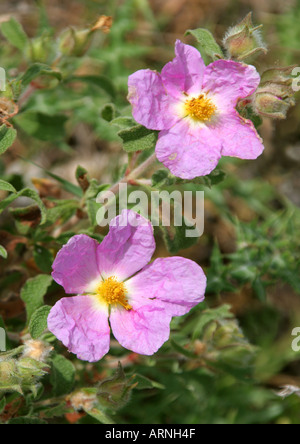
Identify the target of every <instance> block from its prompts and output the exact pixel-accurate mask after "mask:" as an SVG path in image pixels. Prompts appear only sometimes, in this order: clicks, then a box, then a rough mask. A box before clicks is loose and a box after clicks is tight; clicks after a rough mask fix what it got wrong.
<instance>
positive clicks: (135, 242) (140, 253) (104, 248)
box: [97, 210, 155, 280]
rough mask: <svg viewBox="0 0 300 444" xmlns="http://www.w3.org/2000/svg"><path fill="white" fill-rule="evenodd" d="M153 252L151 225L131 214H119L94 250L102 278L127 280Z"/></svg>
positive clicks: (133, 212) (125, 211) (142, 218)
mask: <svg viewBox="0 0 300 444" xmlns="http://www.w3.org/2000/svg"><path fill="white" fill-rule="evenodd" d="M114 225H115V226H114ZM134 225H136V226H134ZM154 251H155V239H154V234H153V227H152V225H151V223H150V222H149V221H148V220H147V219H145V218H144V217H142V216H140V215H139V214H137V213H136V212H135V211H131V210H123V211H122V214H121V215H120V216H118V217H116V218H115V219H113V220H112V222H111V226H110V230H109V234H108V235H107V236H106V237H105V239H104V240H103V242H102V243H101V244H100V245H99V247H98V251H97V256H98V263H99V268H100V269H101V273H102V276H103V277H104V278H106V277H109V276H116V277H117V278H118V279H119V280H124V279H127V278H128V277H130V276H133V275H134V274H135V273H136V272H137V271H139V270H141V269H142V268H143V267H144V266H145V265H147V264H148V263H149V262H150V260H151V258H152V255H153V253H154Z"/></svg>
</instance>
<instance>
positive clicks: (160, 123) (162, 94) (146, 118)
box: [128, 69, 179, 130]
mask: <svg viewBox="0 0 300 444" xmlns="http://www.w3.org/2000/svg"><path fill="white" fill-rule="evenodd" d="M128 89H129V94H128V100H129V102H130V103H131V105H132V107H133V109H132V114H133V117H134V118H135V120H136V121H137V122H138V123H140V124H141V125H144V126H145V127H146V128H149V129H152V130H163V129H169V128H171V126H173V125H174V124H175V123H176V122H177V121H178V120H179V118H178V116H176V113H175V112H174V109H173V108H174V100H172V98H171V97H168V96H167V94H166V91H165V89H164V87H163V84H162V81H161V76H160V74H159V73H157V72H156V71H151V70H149V69H144V70H140V71H137V72H136V73H134V74H132V75H131V76H129V79H128Z"/></svg>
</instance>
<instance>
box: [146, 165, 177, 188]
mask: <svg viewBox="0 0 300 444" xmlns="http://www.w3.org/2000/svg"><path fill="white" fill-rule="evenodd" d="M176 180H177V179H176V177H174V176H172V175H171V174H170V172H169V171H168V170H163V169H161V170H157V171H156V172H155V173H154V174H153V176H152V186H153V187H154V188H159V189H160V188H163V187H166V186H171V185H174V183H175V182H176Z"/></svg>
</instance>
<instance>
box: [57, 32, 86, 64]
mask: <svg viewBox="0 0 300 444" xmlns="http://www.w3.org/2000/svg"><path fill="white" fill-rule="evenodd" d="M91 39H92V32H91V31H90V30H89V29H84V30H80V31H77V30H75V29H74V28H69V29H67V30H66V31H64V32H63V33H62V34H61V36H60V39H59V49H60V51H61V52H62V53H63V54H65V55H68V56H73V57H80V56H82V55H84V54H85V53H86V52H87V50H88V49H89V47H90V43H91Z"/></svg>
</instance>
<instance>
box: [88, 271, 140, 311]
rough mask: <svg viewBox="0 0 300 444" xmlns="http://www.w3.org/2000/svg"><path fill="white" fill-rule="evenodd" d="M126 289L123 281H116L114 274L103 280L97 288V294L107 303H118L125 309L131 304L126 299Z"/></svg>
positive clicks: (129, 308) (128, 308)
mask: <svg viewBox="0 0 300 444" xmlns="http://www.w3.org/2000/svg"><path fill="white" fill-rule="evenodd" d="M126 294H127V290H126V287H125V284H124V283H123V282H118V281H117V279H116V277H115V276H112V277H109V278H108V279H106V280H105V281H103V282H102V283H101V284H100V285H99V287H98V288H97V296H98V297H99V298H100V299H101V301H104V302H106V303H107V304H108V305H112V304H115V305H117V304H120V305H122V307H124V308H125V309H126V310H131V309H132V307H131V305H129V304H128V300H127V299H126Z"/></svg>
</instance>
